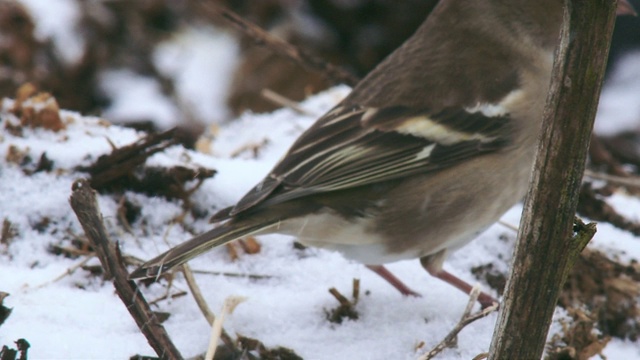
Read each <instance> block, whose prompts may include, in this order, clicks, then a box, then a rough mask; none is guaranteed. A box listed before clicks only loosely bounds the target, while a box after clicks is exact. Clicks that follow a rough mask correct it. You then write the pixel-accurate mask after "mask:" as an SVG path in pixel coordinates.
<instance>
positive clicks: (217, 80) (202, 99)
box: [153, 26, 239, 124]
mask: <svg viewBox="0 0 640 360" xmlns="http://www.w3.org/2000/svg"><path fill="white" fill-rule="evenodd" d="M238 52H239V48H238V43H237V40H236V39H235V38H234V37H232V36H231V35H229V34H228V33H226V32H225V31H222V30H220V29H217V28H212V27H202V26H201V27H189V28H185V29H182V30H181V32H179V33H178V34H177V35H175V36H173V37H172V38H171V39H170V40H168V41H166V42H164V43H162V44H160V45H159V46H158V47H157V48H156V49H155V51H154V56H153V57H154V63H155V65H156V66H157V68H158V69H159V71H160V72H161V73H162V74H163V75H165V76H167V77H169V78H173V79H175V83H176V92H177V94H178V95H179V97H180V99H181V101H180V102H181V105H182V106H184V107H188V108H189V109H190V111H191V112H193V115H194V116H196V118H198V119H201V120H202V121H203V122H205V123H207V124H208V123H218V122H222V120H227V119H228V117H229V112H228V109H227V107H226V99H227V89H228V87H229V86H230V85H231V84H230V83H231V76H230V75H231V74H233V71H234V69H235V66H236V64H237V61H238Z"/></svg>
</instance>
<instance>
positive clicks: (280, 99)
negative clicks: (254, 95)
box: [260, 89, 314, 116]
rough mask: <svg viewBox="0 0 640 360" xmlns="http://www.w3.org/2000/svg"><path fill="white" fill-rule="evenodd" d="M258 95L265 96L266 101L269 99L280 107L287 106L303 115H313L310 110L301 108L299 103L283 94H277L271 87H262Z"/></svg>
mask: <svg viewBox="0 0 640 360" xmlns="http://www.w3.org/2000/svg"><path fill="white" fill-rule="evenodd" d="M260 95H261V96H262V97H263V98H265V99H266V100H268V101H271V102H272V103H274V104H275V105H278V106H280V107H286V108H289V109H291V110H293V111H295V112H297V113H298V114H300V115H305V116H314V115H313V114H311V113H310V112H308V111H307V110H305V109H303V108H302V107H300V105H298V103H297V102H295V101H293V100H291V99H289V98H286V97H285V96H283V95H280V94H278V93H277V92H275V91H273V90H271V89H262V91H260Z"/></svg>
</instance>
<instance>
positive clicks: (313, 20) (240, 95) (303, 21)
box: [0, 0, 640, 146]
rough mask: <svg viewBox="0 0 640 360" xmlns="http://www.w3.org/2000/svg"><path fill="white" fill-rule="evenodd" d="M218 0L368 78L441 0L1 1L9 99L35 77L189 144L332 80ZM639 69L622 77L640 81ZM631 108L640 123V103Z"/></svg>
mask: <svg viewBox="0 0 640 360" xmlns="http://www.w3.org/2000/svg"><path fill="white" fill-rule="evenodd" d="M631 2H632V3H633V4H634V5H635V6H636V8H640V0H631ZM211 3H215V4H217V5H221V6H224V7H227V8H229V9H231V10H233V11H235V12H237V13H238V14H239V15H241V16H242V17H243V18H245V19H247V20H249V21H251V22H253V23H255V24H257V25H259V26H261V27H263V28H264V29H266V30H268V31H269V32H270V33H271V34H273V35H276V36H278V37H280V38H282V39H284V40H286V41H288V42H290V43H292V44H295V45H297V46H299V47H300V48H302V49H304V50H306V51H307V52H309V53H312V54H315V55H317V56H318V57H319V58H322V59H324V60H326V61H328V62H330V63H332V64H335V65H339V66H342V67H343V68H345V69H346V70H348V71H349V72H351V73H352V74H353V75H355V76H356V77H362V76H364V75H365V74H366V73H367V72H368V71H369V70H370V69H371V68H372V67H374V66H375V65H376V64H377V63H378V62H379V61H380V60H381V59H382V58H384V57H385V56H386V55H387V54H388V53H390V52H391V51H392V50H393V49H395V48H396V47H397V46H398V45H399V44H401V43H402V42H403V41H404V40H405V39H406V38H407V37H408V36H409V35H410V34H411V33H412V32H413V31H414V30H415V29H416V27H417V26H418V25H419V24H420V23H421V22H422V21H423V20H424V18H425V16H426V15H427V14H428V13H429V12H430V11H431V9H432V8H433V7H434V6H435V4H436V3H437V0H404V1H395V0H260V1H255V0H254V1H251V0H210V1H195V0H193V1H172V0H139V1H125V0H100V1H84V0H47V1H44V0H19V1H16V0H14V1H11V0H0V39H1V40H0V96H2V97H15V96H16V95H15V94H16V89H17V88H18V87H19V86H20V85H22V84H23V83H25V82H31V83H33V84H34V85H36V86H37V88H39V89H41V90H43V91H48V92H50V93H52V94H53V95H54V96H55V98H56V99H57V100H58V103H59V105H60V107H61V108H64V109H71V110H75V111H79V112H81V113H83V114H95V115H99V116H104V117H105V118H107V119H109V120H110V121H112V122H115V123H121V124H126V125H127V126H132V127H136V128H140V129H144V130H148V131H156V130H165V129H167V128H170V127H174V126H177V127H179V128H180V129H181V130H182V131H181V134H182V135H181V136H182V137H183V138H182V141H183V142H184V143H185V144H186V145H188V146H191V145H193V143H194V141H195V139H196V138H197V137H198V136H199V135H201V134H202V133H203V132H204V131H206V130H207V129H208V127H209V126H210V125H211V124H218V123H222V122H226V121H230V120H232V119H233V118H234V117H235V116H237V115H238V114H239V113H241V112H243V111H247V110H249V111H254V112H267V111H272V110H273V109H275V108H277V107H279V105H278V104H276V103H274V102H273V101H270V100H267V99H265V97H264V96H263V95H262V91H263V90H265V89H268V90H271V91H273V92H275V93H277V94H280V95H282V96H284V97H286V98H288V99H291V100H295V101H299V100H302V99H304V98H306V97H307V96H308V95H310V94H313V93H316V92H318V91H321V90H323V89H325V88H327V87H329V86H332V85H335V84H334V83H332V82H331V81H329V80H327V79H326V78H324V77H323V76H322V75H321V74H318V73H314V72H309V71H307V70H305V69H302V68H301V67H300V66H298V65H296V64H295V63H293V62H292V61H290V60H289V59H286V58H284V57H282V56H279V55H275V54H273V53H272V52H271V51H270V50H269V49H266V48H264V47H260V46H256V45H255V44H254V42H253V41H252V40H251V39H248V38H247V37H245V36H243V35H242V34H241V33H239V32H237V31H236V30H234V29H232V28H231V27H230V26H229V24H228V23H226V22H225V21H223V20H220V19H219V18H216V17H215V16H213V15H211V12H210V11H207V8H206V7H207V6H208V5H210V4H211ZM460 21H464V19H461V20H460ZM628 59H632V60H628ZM624 61H626V62H627V63H628V62H631V64H632V65H631V66H629V65H628V66H627V68H629V67H631V68H633V67H634V66H635V67H636V68H637V69H640V20H639V19H638V18H633V17H622V18H620V19H618V23H617V25H616V31H615V34H614V40H613V46H612V50H611V54H610V61H609V70H610V72H611V73H613V72H614V70H615V69H616V67H617V66H618V64H619V63H621V62H624ZM632 70H633V69H631V70H626V71H625V72H624V73H623V74H622V75H619V76H618V77H622V79H618V80H619V81H622V82H625V81H626V82H633V80H634V79H635V82H634V83H635V84H638V83H640V70H638V71H635V72H634V71H632ZM620 93H621V94H622V95H620V96H624V95H625V93H629V92H628V91H627V92H625V91H622V92H620ZM638 93H640V92H638V91H636V92H635V95H634V96H636V97H638ZM637 102H638V104H640V98H637ZM613 103H614V105H613V111H615V110H616V108H615V101H613ZM639 106H640V105H639ZM610 110H611V109H610ZM626 113H627V115H626V116H627V118H626V119H625V120H624V121H626V122H625V124H626V125H625V127H626V128H628V129H630V130H633V129H636V130H637V128H638V126H637V125H634V124H638V123H640V116H638V113H640V109H639V110H638V112H636V113H634V112H628V111H627V112H626ZM614 129H616V131H614V130H611V127H610V126H601V127H600V130H601V131H602V132H605V133H607V132H608V133H614V132H618V131H617V130H619V127H614ZM609 135H612V134H609Z"/></svg>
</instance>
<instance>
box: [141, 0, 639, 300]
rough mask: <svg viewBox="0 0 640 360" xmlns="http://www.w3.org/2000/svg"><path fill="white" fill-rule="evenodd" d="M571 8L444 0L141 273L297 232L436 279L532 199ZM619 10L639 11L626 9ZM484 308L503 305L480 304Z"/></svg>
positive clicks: (558, 2)
mask: <svg viewBox="0 0 640 360" xmlns="http://www.w3.org/2000/svg"><path fill="white" fill-rule="evenodd" d="M563 4H564V1H563V0H536V1H531V0H474V1H468V0H441V1H440V3H439V4H438V5H437V6H436V7H435V8H434V10H433V11H432V13H431V14H430V15H429V16H428V17H427V19H426V20H425V22H424V23H423V24H422V25H421V26H420V27H419V28H418V30H417V31H416V33H415V34H414V35H413V36H412V37H411V38H409V39H408V40H407V41H406V42H405V43H404V44H403V45H402V46H401V47H400V48H398V49H397V50H396V51H395V52H393V53H392V54H391V55H389V56H388V57H387V58H386V59H385V60H384V61H383V62H382V63H380V64H379V65H378V66H377V67H376V68H375V69H374V70H373V71H372V72H371V73H370V74H369V75H367V76H366V77H365V78H364V79H363V80H362V81H360V83H359V84H358V85H357V86H356V87H355V88H354V89H353V91H352V92H351V94H350V95H349V96H348V97H347V98H345V99H344V100H343V101H342V102H341V103H340V104H338V105H337V106H336V107H334V108H333V109H332V110H331V111H329V112H328V113H327V114H325V115H324V116H322V117H321V118H320V119H318V120H317V122H316V123H315V124H314V125H313V126H312V127H311V128H309V129H308V130H307V131H306V132H304V133H303V134H302V135H301V136H300V137H299V138H298V139H297V141H296V142H295V143H294V144H293V145H292V147H291V148H290V149H289V151H288V152H287V153H286V155H285V156H284V157H283V159H282V160H281V161H280V162H279V163H278V164H277V165H276V166H275V167H274V168H273V170H272V171H271V172H270V173H269V174H268V175H267V176H266V177H265V178H264V179H263V180H262V181H261V182H260V183H259V184H257V185H256V186H255V187H254V188H253V189H252V190H250V191H249V193H248V194H246V195H245V196H244V197H243V198H242V199H240V201H239V202H238V203H237V204H236V205H235V206H232V207H229V208H226V209H223V210H222V211H220V212H218V213H217V214H216V215H214V216H213V219H212V220H213V221H215V222H223V221H224V222H223V223H222V224H221V225H220V226H218V227H216V228H214V229H212V230H209V231H207V232H206V233H203V234H201V235H199V236H197V237H195V238H193V239H191V240H189V241H187V242H184V243H182V244H180V245H178V246H176V247H175V248H173V249H171V250H169V251H167V252H166V253H164V254H161V255H159V256H157V257H155V258H154V259H152V260H150V261H148V262H147V263H145V264H144V265H142V266H141V267H140V268H139V269H137V270H135V271H134V272H133V273H132V274H131V278H143V277H156V276H158V275H159V274H161V273H163V272H165V271H167V270H169V269H171V268H173V267H175V266H178V265H180V264H183V263H184V262H186V261H188V260H189V259H191V258H193V257H195V256H197V255H200V254H202V253H204V252H205V251H207V250H210V249H212V248H214V247H216V246H219V245H222V244H225V243H228V242H230V241H233V240H236V239H238V238H240V237H243V236H246V235H250V234H254V235H255V234H266V233H283V234H289V235H294V236H297V237H298V240H299V241H300V242H301V243H303V244H305V245H310V246H316V247H321V248H325V249H331V250H335V251H339V252H341V253H342V254H344V256H346V257H347V258H351V259H355V260H357V261H359V262H362V263H363V264H366V265H367V266H368V267H369V268H370V269H372V270H373V271H375V272H376V273H378V274H379V275H381V276H382V277H383V278H385V279H386V280H388V281H389V282H390V283H391V284H392V285H393V286H395V287H396V288H397V289H398V290H399V291H400V292H401V293H403V294H406V295H411V294H416V293H415V292H413V291H412V290H411V289H409V288H408V287H407V286H406V285H404V284H403V283H402V282H401V281H400V280H399V279H397V278H395V277H394V276H393V275H392V274H391V273H390V272H389V271H387V269H386V268H384V266H383V265H382V264H384V263H389V262H393V261H398V260H402V259H412V258H419V259H420V262H421V264H422V266H423V267H424V268H425V269H426V270H427V271H428V272H429V274H431V275H433V276H435V277H437V278H440V279H442V280H444V281H446V282H449V283H450V284H452V285H454V286H455V287H457V288H459V289H460V290H462V291H464V292H467V293H469V292H470V291H471V286H470V285H469V284H467V283H466V282H464V281H462V280H461V279H459V278H457V277H455V276H454V275H452V274H450V273H448V272H446V271H445V270H443V269H442V265H443V261H444V260H445V259H446V257H447V255H448V254H450V253H451V252H452V251H453V250H456V249H458V248H460V247H462V246H464V245H465V244H467V243H468V242H469V241H471V240H472V239H473V238H475V237H476V236H477V235H478V234H479V233H480V232H482V231H483V230H484V229H486V228H487V227H488V226H490V225H491V224H493V223H494V222H496V221H497V220H498V219H499V218H500V216H501V215H502V214H503V213H504V212H505V211H507V210H508V209H509V208H511V207H512V206H513V205H514V204H515V203H516V202H518V201H519V200H520V199H521V198H522V197H523V196H524V194H525V192H526V189H527V185H528V181H529V176H530V172H531V168H532V163H533V157H534V153H535V150H536V138H537V136H538V133H539V132H540V126H541V123H542V112H543V108H544V104H545V100H546V96H547V90H548V87H549V81H550V76H551V68H552V65H553V52H554V49H555V47H556V43H557V39H558V36H559V29H560V25H561V23H562V14H563ZM618 11H619V12H620V13H631V12H633V8H632V7H631V6H630V5H629V3H628V2H627V1H626V0H620V2H619V5H618ZM478 300H479V302H480V303H481V305H482V306H483V307H486V306H489V305H491V304H492V303H493V302H494V301H495V300H494V299H493V298H492V297H491V296H489V295H488V294H485V293H482V294H481V295H480V297H479V299H478Z"/></svg>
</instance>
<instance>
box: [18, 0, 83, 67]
mask: <svg viewBox="0 0 640 360" xmlns="http://www.w3.org/2000/svg"><path fill="white" fill-rule="evenodd" d="M19 2H20V3H22V4H23V5H24V6H25V7H26V8H27V9H28V11H29V13H30V14H31V15H32V16H33V18H34V23H35V25H36V28H35V35H36V38H37V39H38V40H40V41H47V40H52V41H53V44H54V46H55V50H56V52H57V53H58V54H59V55H60V56H61V57H62V59H63V60H64V61H66V62H67V63H69V64H74V63H77V62H78V61H80V59H81V58H82V55H83V53H84V45H85V43H84V39H83V38H82V37H81V36H80V35H79V34H78V32H77V28H76V25H77V24H78V21H79V20H80V9H79V7H78V4H77V2H76V1H75V0H47V1H44V0H19Z"/></svg>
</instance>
